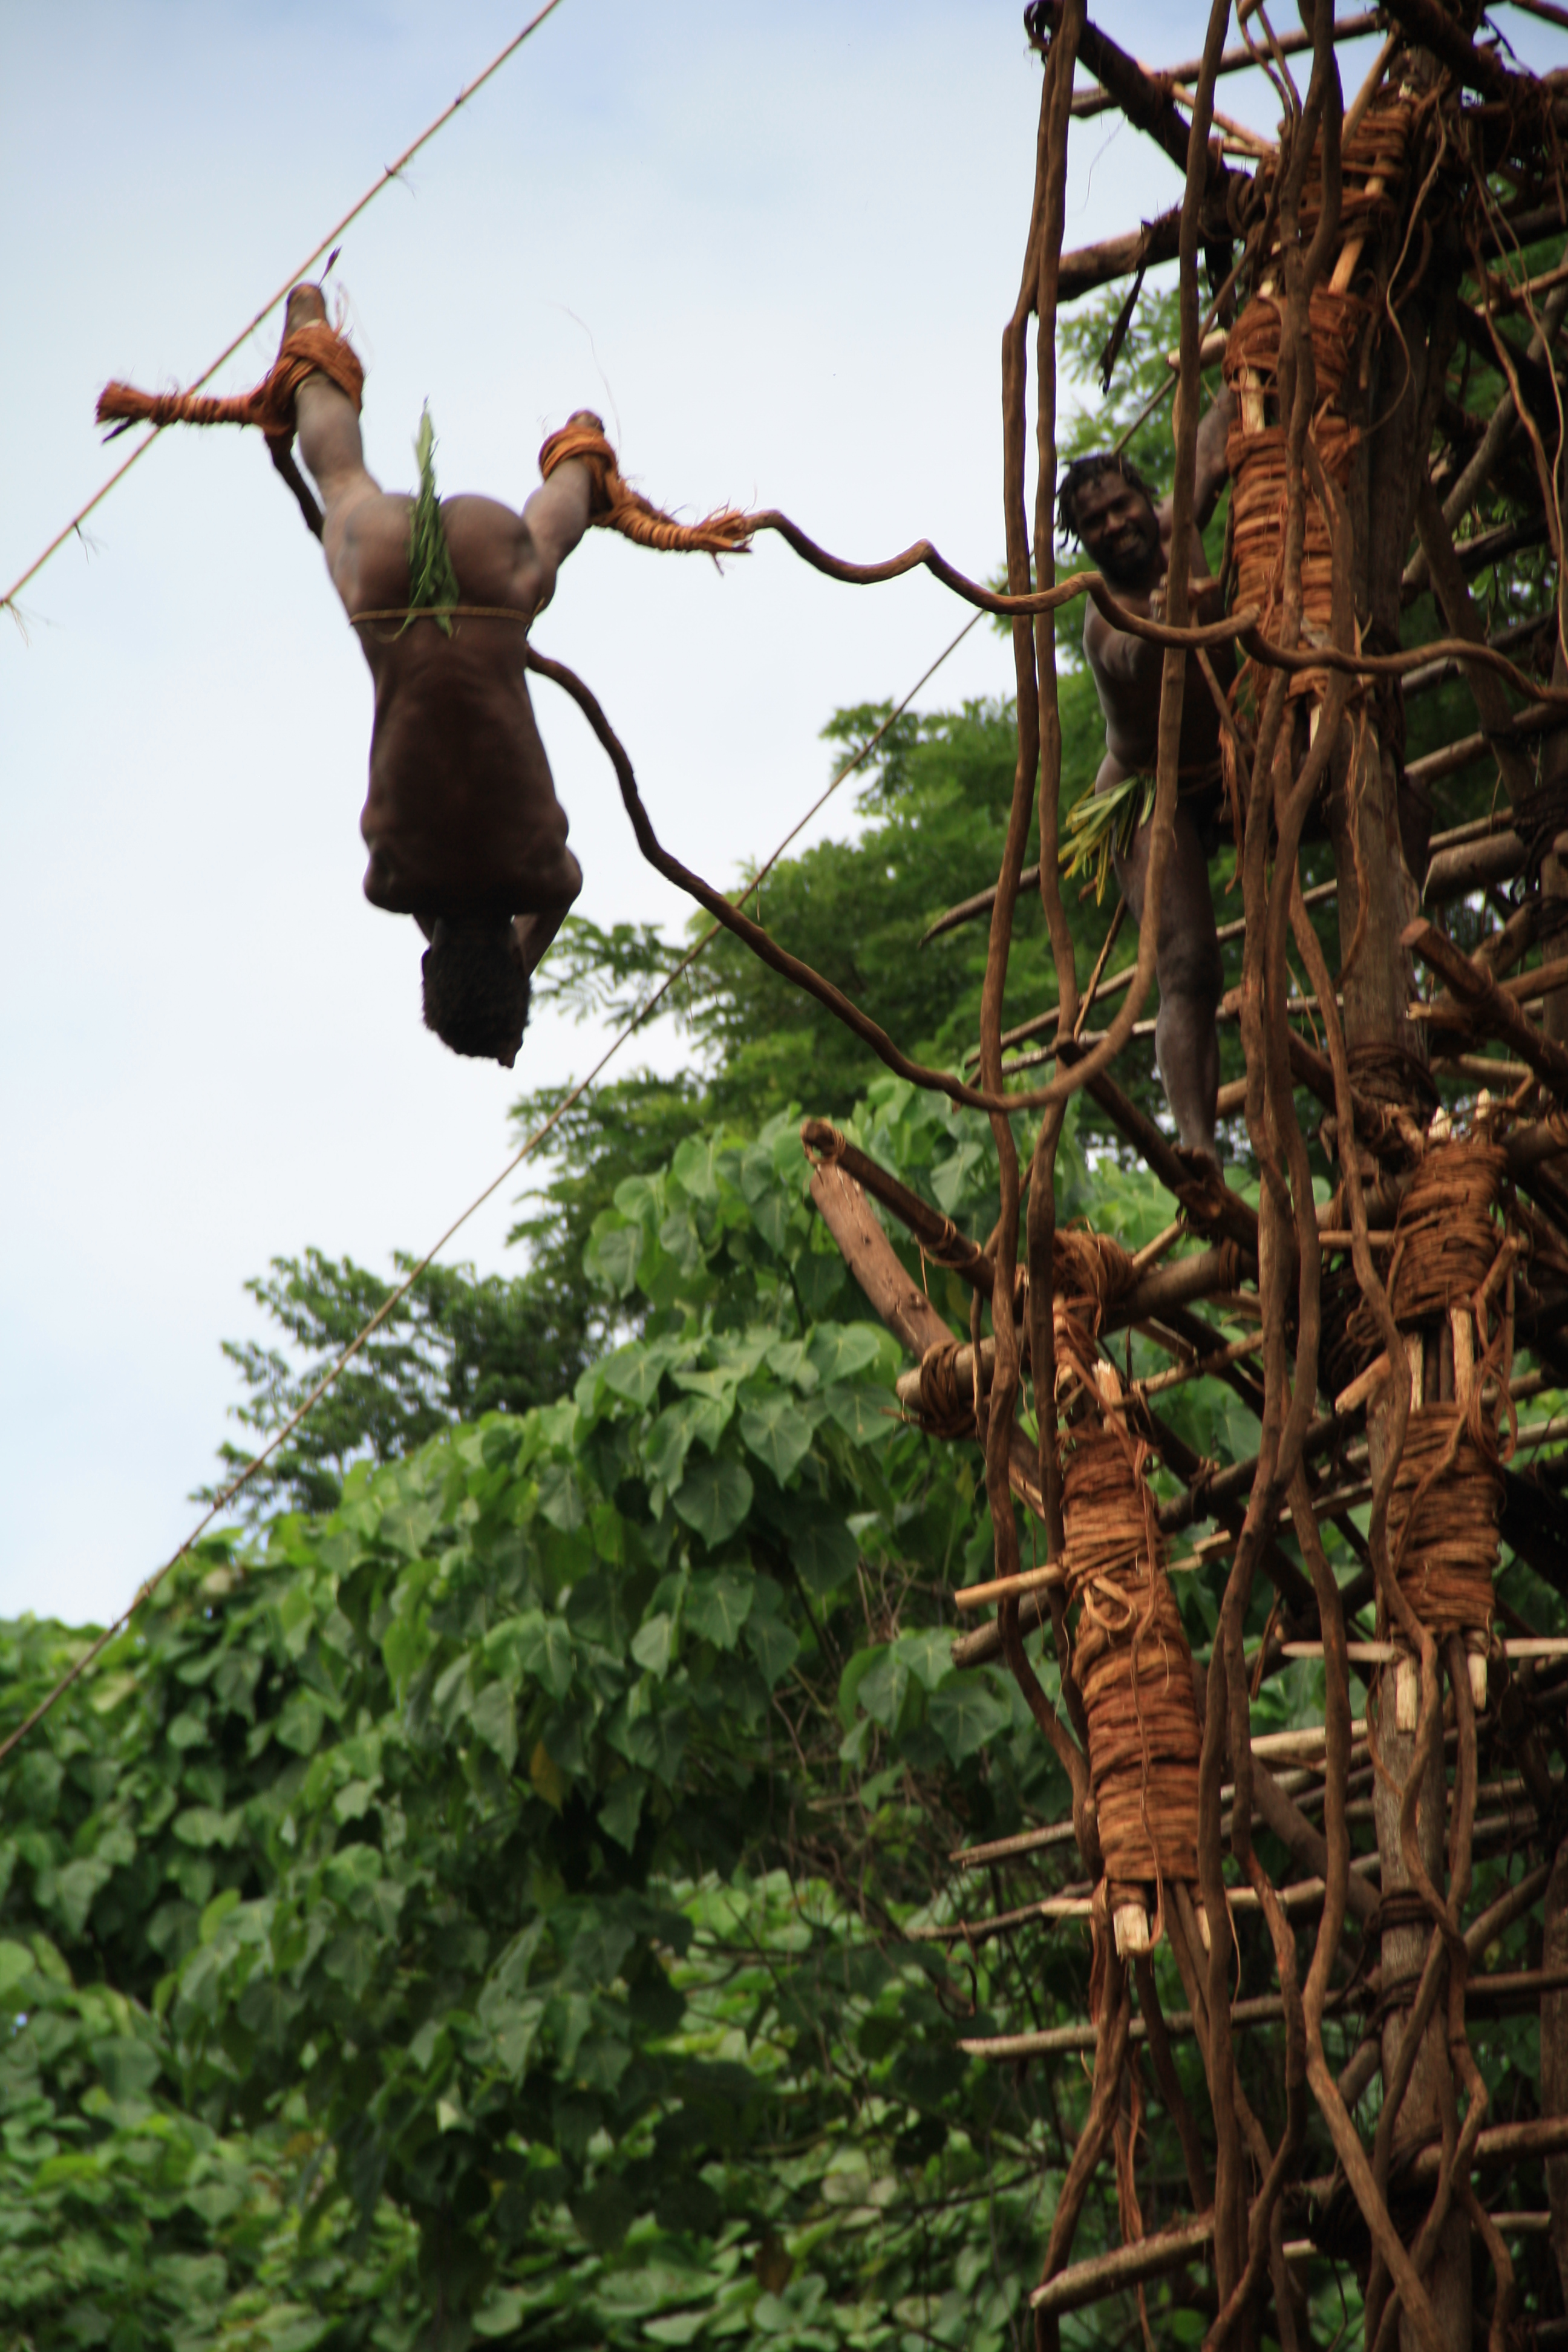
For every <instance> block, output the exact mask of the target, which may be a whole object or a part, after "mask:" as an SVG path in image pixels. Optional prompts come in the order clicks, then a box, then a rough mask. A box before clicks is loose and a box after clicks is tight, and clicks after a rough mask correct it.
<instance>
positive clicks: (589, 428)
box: [539, 409, 756, 555]
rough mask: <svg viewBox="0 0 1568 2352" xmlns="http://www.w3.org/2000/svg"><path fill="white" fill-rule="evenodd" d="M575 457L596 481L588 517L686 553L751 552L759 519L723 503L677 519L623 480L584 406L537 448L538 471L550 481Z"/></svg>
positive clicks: (643, 542)
mask: <svg viewBox="0 0 1568 2352" xmlns="http://www.w3.org/2000/svg"><path fill="white" fill-rule="evenodd" d="M572 457H579V458H582V459H584V461H585V463H586V465H587V467H588V471H589V475H590V478H591V479H592V481H593V485H594V497H593V507H592V509H591V512H590V520H592V521H594V522H595V523H602V524H603V525H604V526H605V529H606V530H618V531H619V532H620V533H621V535H622V537H623V538H625V539H631V540H635V541H637V545H638V546H639V547H656V548H661V549H665V550H668V551H673V552H674V553H677V554H682V555H744V554H746V553H747V552H748V551H749V549H750V545H751V540H752V532H753V530H755V529H756V521H755V518H754V517H753V516H752V515H747V514H742V512H741V510H740V509H739V508H738V507H723V508H721V509H718V510H717V511H716V512H715V513H713V514H710V515H708V516H705V517H704V519H703V520H702V521H701V522H698V523H684V522H677V521H676V520H675V518H674V516H673V515H668V514H666V513H665V511H664V509H663V508H662V507H656V506H655V505H654V504H653V503H652V501H651V499H645V498H644V497H643V495H642V493H641V491H640V490H634V489H633V488H632V487H631V485H630V483H629V482H627V481H626V480H624V479H623V478H622V475H621V469H620V466H619V463H618V462H617V460H616V453H615V450H614V449H613V448H612V447H611V446H610V444H609V442H608V441H607V440H606V439H605V428H604V425H602V424H601V422H600V420H599V419H598V417H596V416H595V415H591V414H590V413H589V412H588V411H587V410H586V409H584V411H583V412H582V413H581V415H576V416H574V417H573V418H572V420H571V422H570V423H569V424H566V425H563V426H562V427H561V430H560V431H559V433H552V435H551V436H550V438H549V440H548V441H546V443H545V444H544V446H543V448H542V449H541V451H540V453H539V470H540V472H541V474H542V476H543V478H544V479H545V480H546V481H548V480H549V479H550V477H551V475H552V473H553V472H554V471H555V468H556V467H557V466H563V465H565V464H566V462H567V460H568V459H569V458H572Z"/></svg>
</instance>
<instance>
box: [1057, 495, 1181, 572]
mask: <svg viewBox="0 0 1568 2352" xmlns="http://www.w3.org/2000/svg"><path fill="white" fill-rule="evenodd" d="M1073 527H1074V529H1075V530H1076V531H1077V533H1078V536H1079V539H1080V540H1081V541H1082V542H1083V545H1084V547H1085V548H1086V549H1087V550H1088V551H1089V554H1090V555H1091V556H1092V557H1093V558H1094V561H1095V562H1096V563H1097V564H1098V565H1099V566H1100V570H1101V572H1104V574H1105V576H1106V578H1107V579H1108V580H1109V581H1110V583H1111V584H1112V586H1113V587H1114V586H1116V585H1118V584H1121V585H1122V586H1125V587H1129V588H1144V587H1152V585H1153V583H1154V581H1155V580H1156V579H1157V578H1158V576H1159V566H1160V525H1159V521H1158V520H1157V518H1156V516H1155V513H1154V509H1153V508H1152V506H1151V505H1150V503H1149V500H1148V499H1147V498H1146V497H1145V495H1144V493H1143V492H1142V490H1141V489H1139V488H1138V487H1137V486H1136V484H1135V483H1132V482H1130V481H1128V480H1126V479H1125V478H1124V477H1123V476H1122V475H1121V474H1116V473H1104V474H1100V475H1097V476H1096V478H1094V480H1093V481H1091V482H1088V483H1086V484H1085V485H1084V488H1082V489H1081V490H1079V493H1078V498H1077V500H1076V514H1075V518H1074V525H1073Z"/></svg>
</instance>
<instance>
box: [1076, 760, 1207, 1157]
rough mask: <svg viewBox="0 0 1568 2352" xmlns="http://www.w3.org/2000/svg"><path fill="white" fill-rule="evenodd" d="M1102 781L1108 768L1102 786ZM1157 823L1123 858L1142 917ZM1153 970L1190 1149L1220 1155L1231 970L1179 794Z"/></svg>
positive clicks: (1168, 1070) (1169, 1093)
mask: <svg viewBox="0 0 1568 2352" xmlns="http://www.w3.org/2000/svg"><path fill="white" fill-rule="evenodd" d="M1111 764H1113V763H1112V762H1110V761H1108V762H1107V765H1108V766H1109V765H1111ZM1118 774H1120V770H1118ZM1112 781H1114V779H1113V780H1112ZM1103 784H1104V771H1103V770H1102V771H1101V780H1100V788H1103ZM1153 830H1154V828H1153V825H1152V823H1150V824H1143V825H1140V826H1139V828H1138V831H1137V833H1136V835H1134V836H1133V842H1132V850H1131V856H1128V857H1126V858H1121V857H1118V858H1117V860H1116V878H1117V880H1118V881H1119V882H1120V883H1121V895H1122V897H1123V898H1125V899H1126V901H1127V904H1128V906H1129V907H1130V908H1131V911H1132V914H1133V917H1134V919H1135V920H1136V921H1137V922H1138V923H1139V924H1140V925H1142V920H1143V891H1144V886H1145V884H1146V882H1147V880H1148V874H1149V845H1150V841H1151V838H1152V834H1153ZM1154 971H1155V974H1156V976H1157V978H1158V980H1159V983H1160V1012H1159V1016H1158V1018H1157V1020H1156V1021H1155V1024H1154V1053H1155V1057H1156V1059H1157V1060H1158V1062H1159V1065H1160V1077H1161V1081H1162V1083H1163V1087H1164V1089H1165V1099H1166V1101H1167V1102H1168V1103H1169V1104H1170V1106H1171V1110H1172V1114H1173V1117H1174V1118H1175V1122H1176V1131H1177V1133H1178V1134H1179V1136H1180V1137H1181V1139H1182V1142H1183V1144H1184V1146H1185V1147H1186V1149H1187V1150H1189V1151H1201V1152H1204V1153H1205V1154H1206V1155H1207V1157H1208V1158H1209V1159H1210V1160H1217V1159H1218V1157H1219V1155H1218V1153H1217V1151H1216V1150H1215V1102H1216V1099H1217V1097H1218V1095H1219V1037H1218V1034H1217V1033H1216V1031H1215V1013H1217V1011H1218V1009H1219V1001H1220V998H1221V996H1222V995H1223V994H1224V992H1225V973H1224V969H1223V966H1222V965H1221V962H1220V954H1219V940H1218V939H1217V937H1216V936H1215V919H1214V899H1213V897H1212V896H1211V894H1210V891H1209V870H1208V861H1207V860H1206V858H1205V856H1204V853H1203V844H1202V842H1201V840H1200V839H1199V836H1198V829H1197V826H1196V824H1194V821H1193V814H1192V811H1191V810H1190V809H1189V808H1187V807H1186V806H1185V805H1184V803H1182V802H1180V801H1178V802H1177V803H1176V823H1175V838H1174V839H1173V842H1172V844H1171V855H1170V856H1169V858H1168V859H1167V860H1166V864H1165V880H1164V887H1163V891H1162V893H1161V906H1160V936H1159V938H1158V940H1156V942H1155V947H1154Z"/></svg>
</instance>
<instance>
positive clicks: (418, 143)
mask: <svg viewBox="0 0 1568 2352" xmlns="http://www.w3.org/2000/svg"><path fill="white" fill-rule="evenodd" d="M560 5H561V0H545V5H544V6H543V7H542V8H541V9H540V11H539V13H538V15H537V16H531V17H530V18H529V21H528V23H527V24H526V25H525V26H523V28H522V30H521V33H514V34H513V36H512V37H511V39H510V41H509V42H508V43H507V45H506V47H505V48H504V49H500V50H498V51H497V53H496V55H495V56H494V57H493V58H491V59H490V61H489V65H488V66H486V68H485V69H484V71H483V72H482V73H479V74H476V75H475V76H474V79H473V80H472V81H470V82H467V83H465V84H464V86H463V88H462V89H460V90H459V91H458V95H457V97H456V98H455V99H454V100H452V103H451V104H450V106H447V107H443V109H442V110H441V112H440V113H439V114H438V115H437V117H436V120H435V121H434V122H431V123H428V124H427V125H426V128H425V129H424V130H423V131H421V132H420V133H419V136H418V138H417V139H416V140H415V142H413V144H412V146H409V147H405V149H404V151H403V152H402V154H401V155H400V156H399V157H398V159H397V161H396V163H389V164H388V165H387V166H386V169H385V170H384V172H383V173H382V174H381V176H380V178H379V179H378V180H376V181H374V183H373V184H372V185H371V186H370V187H368V188H367V189H366V190H365V192H364V194H363V196H361V198H360V199H359V202H358V203H357V204H353V205H350V206H349V209H348V211H347V212H346V213H345V214H344V215H343V216H342V220H341V221H339V222H338V223H337V224H336V226H334V227H332V228H330V229H329V230H328V231H327V233H326V235H325V236H324V237H322V239H321V243H320V244H319V245H316V246H312V247H311V248H310V252H309V253H308V254H307V255H306V256H305V258H304V260H303V261H302V262H300V266H299V268H297V269H294V270H291V271H290V272H289V276H288V277H287V278H285V279H284V280H283V283H282V285H281V286H280V287H279V289H278V291H277V293H276V294H274V295H273V296H272V297H271V299H270V300H268V301H266V302H264V303H263V304H262V306H261V308H260V310H258V312H257V313H256V316H255V318H254V319H252V320H251V321H250V323H249V325H248V326H246V327H242V328H241V329H240V331H239V332H238V334H237V335H236V337H235V339H234V341H233V342H232V343H226V344H225V346H224V348H223V350H222V351H221V352H219V353H218V355H217V357H216V360H214V362H213V363H212V365H211V366H210V367H209V368H206V369H205V370H204V372H203V373H201V374H200V375H199V376H197V378H196V380H195V383H192V384H188V385H187V386H186V390H187V391H188V392H199V391H200V390H201V388H202V386H203V384H204V383H210V382H211V381H212V379H213V377H214V376H215V375H216V373H217V372H218V370H219V368H220V367H222V366H223V364H224V362H225V361H226V360H231V359H232V358H233V357H234V355H235V353H236V352H237V351H238V349H239V347H240V345H241V344H242V343H244V342H247V341H249V339H250V337H251V336H252V335H253V334H254V333H255V332H256V330H257V329H258V327H259V326H260V325H261V323H262V321H263V320H264V319H266V318H267V316H268V313H269V312H270V311H273V310H276V309H277V308H278V305H279V302H281V301H282V299H283V298H284V296H285V295H286V294H287V293H288V292H289V289H291V288H292V287H294V286H297V285H298V284H299V282H300V278H303V276H304V275H305V272H306V271H307V270H308V269H309V268H310V265H311V264H312V262H316V261H319V260H320V259H321V256H322V254H323V253H325V252H326V250H327V247H329V246H330V245H331V244H332V243H333V242H334V240H335V239H336V238H338V237H340V236H342V233H343V231H344V229H346V228H347V227H348V226H349V225H350V223H351V222H353V221H356V220H358V218H359V216H360V215H361V213H363V211H364V210H365V208H366V206H367V205H372V204H374V202H375V199H376V197H377V196H379V195H380V194H381V192H382V190H383V188H384V187H385V186H386V184H387V183H388V181H390V180H395V179H396V178H397V177H398V175H399V174H400V173H402V172H404V171H405V170H406V169H407V167H408V165H409V164H410V163H412V162H413V161H414V158H415V157H416V155H417V154H418V152H419V150H420V149H421V148H422V147H425V146H427V145H428V144H429V142H430V141H431V140H432V139H434V138H435V136H436V133H437V131H441V130H444V129H445V127H446V125H447V123H448V122H450V121H451V120H452V117H453V115H454V114H456V112H457V111H458V108H459V107H460V106H466V105H467V103H468V100H469V99H470V98H472V97H473V95H474V93H475V91H476V90H479V89H483V88H484V86H485V84H486V82H488V81H489V79H490V76H491V75H492V74H495V73H499V72H500V68H502V66H504V65H505V63H506V61H507V59H508V58H510V57H511V56H512V55H514V53H515V52H516V51H517V50H519V49H521V47H522V45H523V43H524V41H526V40H527V38H528V37H529V35H530V34H531V33H533V32H536V31H537V30H538V28H539V26H541V25H542V24H543V22H544V19H545V18H546V16H552V15H553V14H554V12H555V10H556V9H557V8H558V7H559V6H560ZM162 430H163V428H162V426H157V427H154V429H153V431H152V432H151V433H149V434H148V436H147V438H146V439H145V440H144V441H139V442H138V443H137V444H136V446H135V448H134V449H132V452H131V455H130V456H129V457H127V458H126V459H125V460H124V462H123V463H122V464H121V465H119V466H117V467H115V469H114V471H113V473H112V474H110V477H109V479H108V480H107V481H106V482H103V483H101V484H100V486H99V488H97V489H96V490H94V492H93V494H92V496H91V498H90V499H89V500H88V501H87V504H86V505H85V506H83V507H79V508H78V509H77V510H76V512H75V514H73V515H72V517H71V519H70V520H69V522H68V523H67V524H66V526H65V528H64V529H63V530H58V531H57V532H56V533H55V536H54V537H53V539H51V540H50V541H49V543H48V545H47V547H46V548H45V550H44V551H43V553H42V554H41V555H39V556H36V557H35V558H34V560H33V562H31V563H29V564H28V566H27V568H26V572H22V573H20V574H19V575H18V577H17V578H16V579H15V580H14V581H13V582H12V583H11V585H10V587H9V588H7V589H6V591H5V594H4V596H0V609H4V608H5V606H6V605H9V606H11V608H12V610H13V611H15V608H16V598H17V596H18V595H19V594H20V593H21V592H22V590H23V589H24V588H25V587H26V584H27V583H28V581H29V580H33V579H36V578H37V574H38V573H39V572H41V571H42V570H43V568H44V566H45V564H46V563H47V562H48V560H49V558H50V556H51V555H54V554H56V553H58V551H59V549H60V548H62V547H63V546H64V545H65V543H66V541H67V540H68V539H69V538H70V536H71V534H72V533H73V531H76V530H79V529H80V528H81V526H82V524H83V523H84V522H85V521H86V520H87V519H88V516H89V514H91V512H92V510H93V509H94V508H95V507H97V506H101V505H102V503H103V501H104V499H106V498H107V497H108V496H109V493H110V490H111V489H112V488H114V486H115V484H116V482H122V481H123V480H124V478H125V477H126V475H127V474H128V473H129V472H130V471H131V468H132V466H134V465H135V463H136V461H137V459H138V458H139V457H144V456H145V455H146V453H147V451H148V450H149V449H150V448H151V447H152V446H153V442H154V441H156V439H157V438H158V435H159V432H161V431H162Z"/></svg>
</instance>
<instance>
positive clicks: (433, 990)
mask: <svg viewBox="0 0 1568 2352" xmlns="http://www.w3.org/2000/svg"><path fill="white" fill-rule="evenodd" d="M420 970H421V971H423V973H424V975H425V1026H426V1029H434V1031H435V1032H436V1034H437V1037H439V1038H440V1040H441V1043H442V1044H443V1045H449V1046H450V1047H451V1050H452V1052H453V1053H454V1054H469V1055H473V1056H474V1057H475V1058H476V1059H477V1060H479V1061H484V1062H500V1064H501V1066H502V1067H503V1068H505V1069H509V1070H510V1067H511V1066H512V1064H513V1063H514V1062H515V1061H516V1059H517V1049H518V1047H519V1046H520V1045H521V1043H522V1033H523V1030H524V1028H525V1027H526V1025H527V1022H528V993H529V990H528V977H527V974H526V973H525V972H524V971H523V970H522V967H521V964H520V962H519V961H518V960H517V958H516V957H515V956H514V955H513V953H512V948H511V924H510V921H509V920H507V919H505V918H503V917H497V916H494V915H470V916H455V917H449V916H446V915H437V918H436V920H435V923H434V925H433V926H432V929H431V932H430V944H429V946H428V947H427V948H426V950H425V954H424V957H423V959H422V960H421V963H420Z"/></svg>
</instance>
